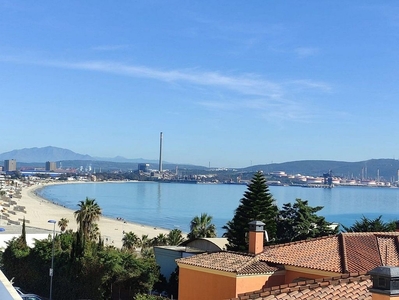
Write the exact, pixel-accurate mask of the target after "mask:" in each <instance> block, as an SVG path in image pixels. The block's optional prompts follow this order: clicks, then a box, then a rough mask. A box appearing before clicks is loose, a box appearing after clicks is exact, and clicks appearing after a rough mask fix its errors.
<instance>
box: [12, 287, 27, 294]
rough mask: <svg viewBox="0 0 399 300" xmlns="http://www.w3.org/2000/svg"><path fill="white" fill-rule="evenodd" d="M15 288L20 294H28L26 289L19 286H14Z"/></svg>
mask: <svg viewBox="0 0 399 300" xmlns="http://www.w3.org/2000/svg"><path fill="white" fill-rule="evenodd" d="M14 289H15V290H16V291H17V293H18V294H20V295H23V294H27V292H26V291H24V290H23V289H21V288H20V287H19V286H14Z"/></svg>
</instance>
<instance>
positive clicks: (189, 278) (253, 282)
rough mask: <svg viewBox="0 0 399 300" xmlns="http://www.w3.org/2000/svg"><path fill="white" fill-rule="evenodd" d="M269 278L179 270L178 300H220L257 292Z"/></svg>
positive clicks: (182, 268) (181, 268)
mask: <svg viewBox="0 0 399 300" xmlns="http://www.w3.org/2000/svg"><path fill="white" fill-rule="evenodd" d="M268 277H269V276H266V275H265V276H248V277H246V276H244V277H238V278H236V277H229V276H226V275H224V274H223V273H218V274H215V273H208V272H203V271H199V270H192V269H186V268H184V267H182V266H180V268H179V300H197V299H198V300H204V299H207V300H222V299H229V298H235V297H237V295H238V294H240V293H245V292H248V291H254V290H259V289H261V288H262V287H263V285H264V284H265V282H266V281H267V278H268Z"/></svg>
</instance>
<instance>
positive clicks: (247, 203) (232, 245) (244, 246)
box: [223, 172, 278, 252]
mask: <svg viewBox="0 0 399 300" xmlns="http://www.w3.org/2000/svg"><path fill="white" fill-rule="evenodd" d="M277 216H278V207H277V205H276V203H275V200H274V199H273V196H272V194H271V193H270V192H269V187H268V186H267V184H266V178H265V177H264V176H263V174H262V172H257V173H255V174H254V176H253V177H252V180H251V182H250V183H249V184H248V187H247V190H246V191H245V193H244V197H243V198H241V200H240V204H239V206H238V207H237V208H236V210H235V214H234V217H233V219H232V220H231V221H228V222H227V224H226V225H225V226H223V229H225V230H226V232H225V233H224V234H223V236H224V237H226V238H227V240H228V242H229V244H228V245H227V249H228V250H233V251H241V252H246V251H248V240H247V233H248V229H249V225H248V223H249V222H252V221H262V222H263V223H265V230H266V231H267V233H268V236H269V238H270V239H271V240H274V239H275V238H276V232H277V226H276V219H277Z"/></svg>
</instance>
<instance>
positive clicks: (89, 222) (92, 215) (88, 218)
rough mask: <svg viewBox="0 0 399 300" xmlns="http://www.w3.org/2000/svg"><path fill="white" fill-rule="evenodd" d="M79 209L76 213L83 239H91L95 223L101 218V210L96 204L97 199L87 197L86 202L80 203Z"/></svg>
mask: <svg viewBox="0 0 399 300" xmlns="http://www.w3.org/2000/svg"><path fill="white" fill-rule="evenodd" d="M78 206H79V209H78V210H77V211H75V212H74V215H75V218H76V222H77V223H78V225H79V231H80V232H81V233H82V235H83V238H85V237H89V234H90V233H91V231H92V227H93V225H94V222H95V221H98V220H99V219H100V216H101V208H100V206H99V205H98V203H96V200H95V199H90V198H88V197H86V200H85V201H80V202H79V204H78Z"/></svg>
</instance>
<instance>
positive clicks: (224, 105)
mask: <svg viewBox="0 0 399 300" xmlns="http://www.w3.org/2000/svg"><path fill="white" fill-rule="evenodd" d="M0 61H6V62H11V63H19V64H34V65H40V66H47V67H56V68H65V69H73V70H83V71H94V72H104V73H113V74H119V75H125V76H130V77H137V78H148V79H152V80H159V81H163V82H167V83H178V84H189V85H193V86H201V87H205V88H207V89H209V90H211V89H213V90H214V92H216V93H221V94H222V95H223V94H225V93H227V94H228V95H229V96H228V97H227V96H225V95H224V96H223V97H222V100H218V101H203V102H199V103H198V104H199V105H201V106H204V107H207V108H209V109H213V110H215V109H217V110H242V109H246V110H254V111H256V112H257V113H259V114H263V115H267V116H273V117H276V118H279V119H285V120H287V119H290V120H297V121H298V120H304V119H309V118H310V116H312V113H311V111H313V110H314V108H313V107H312V106H311V105H310V104H309V103H306V100H303V99H306V98H300V97H297V96H298V93H299V92H301V93H303V92H304V91H308V90H310V91H313V90H316V91H319V92H320V91H321V92H328V91H330V90H331V87H330V86H329V85H328V84H327V83H324V82H318V81H313V80H309V79H297V80H290V81H285V82H278V81H272V80H268V79H265V78H263V77H261V76H259V75H255V74H238V75H236V74H223V73H221V72H217V71H201V70H199V69H172V70H161V69H155V68H149V67H146V66H135V65H128V64H122V63H118V62H110V61H80V62H66V61H56V60H26V59H20V58H17V57H10V56H9V57H5V56H3V57H0ZM215 89H217V91H216V90H215ZM232 94H233V95H234V98H235V99H240V100H236V101H231V95H232ZM227 98H228V99H229V100H225V99H227ZM243 98H244V99H245V100H241V99H243ZM296 98H297V99H302V100H298V101H293V100H290V99H296Z"/></svg>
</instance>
